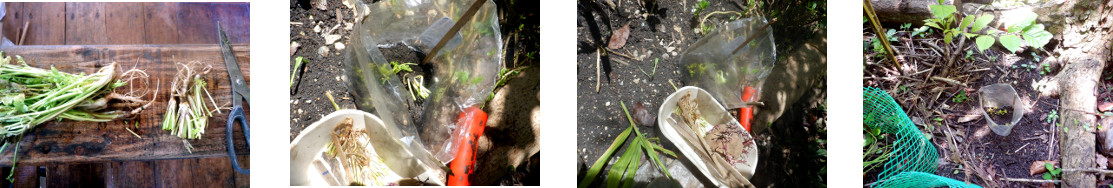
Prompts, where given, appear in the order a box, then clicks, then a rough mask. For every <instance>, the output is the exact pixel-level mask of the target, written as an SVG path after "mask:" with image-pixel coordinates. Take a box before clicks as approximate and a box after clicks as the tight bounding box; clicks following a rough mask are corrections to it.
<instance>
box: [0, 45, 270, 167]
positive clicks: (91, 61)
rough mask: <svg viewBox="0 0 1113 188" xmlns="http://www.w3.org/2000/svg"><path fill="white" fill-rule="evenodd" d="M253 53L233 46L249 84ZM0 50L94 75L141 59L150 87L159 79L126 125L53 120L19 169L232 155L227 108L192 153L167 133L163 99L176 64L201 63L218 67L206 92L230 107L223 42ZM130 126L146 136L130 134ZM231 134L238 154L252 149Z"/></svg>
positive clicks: (26, 148)
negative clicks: (154, 94)
mask: <svg viewBox="0 0 1113 188" xmlns="http://www.w3.org/2000/svg"><path fill="white" fill-rule="evenodd" d="M248 49H249V46H247V45H244V44H239V45H233V50H234V51H235V53H236V59H237V61H238V62H239V65H240V70H241V71H242V72H243V74H244V77H245V79H247V80H248V82H249V83H250V75H251V74H250V69H249V67H248V64H249V63H250V58H249V56H248V52H249V50H248ZM0 51H4V52H5V53H6V54H12V55H21V56H23V58H24V59H25V60H27V61H29V62H28V64H30V65H32V66H35V67H50V66H51V65H53V66H54V67H55V68H57V69H58V70H61V71H66V72H86V73H90V72H94V71H95V70H96V69H98V68H101V67H103V66H106V65H109V64H110V63H111V62H117V63H118V65H120V66H121V67H131V66H136V60H137V59H138V61H139V62H138V65H137V67H138V68H139V69H143V70H145V71H146V72H147V73H148V74H150V75H151V79H152V82H154V81H157V80H161V86H160V87H162V88H160V91H159V93H158V99H157V101H156V103H155V104H154V105H152V106H151V107H150V108H148V109H146V110H144V111H143V112H142V113H141V114H140V115H139V116H138V118H137V119H135V120H128V121H127V123H126V124H125V122H124V121H113V122H108V123H90V122H73V121H60V122H59V121H51V122H48V123H44V124H42V125H39V126H37V127H35V128H34V129H33V130H31V131H30V132H28V133H27V134H25V135H24V137H23V139H22V140H21V141H20V143H19V144H20V148H19V154H20V160H19V164H20V165H39V164H57V163H75V162H77V163H80V162H106V161H130V160H157V159H183V158H204V157H225V156H227V150H226V147H225V139H224V136H225V119H226V118H227V111H225V113H221V114H214V117H212V118H210V123H209V126H208V127H207V128H206V129H205V134H204V136H203V137H202V138H201V139H197V140H190V144H191V145H192V146H193V147H194V149H193V151H192V153H190V152H189V151H187V150H186V149H185V147H184V145H183V143H182V139H181V138H178V137H176V136H172V135H170V134H169V132H167V131H164V130H162V129H161V123H162V117H163V113H165V110H166V105H165V100H167V99H168V98H167V97H168V95H169V93H168V92H165V91H166V89H167V88H166V87H168V86H166V85H169V83H170V80H171V78H172V77H173V76H174V74H175V71H176V70H175V65H174V62H188V61H198V62H202V63H206V64H209V65H212V72H210V73H209V74H208V75H206V76H205V78H206V79H207V80H209V83H208V89H209V91H210V92H212V97H213V98H214V99H215V100H216V103H217V104H218V105H221V106H226V107H228V106H231V101H230V99H231V95H230V94H231V90H230V87H231V84H229V82H228V74H227V71H226V70H225V67H224V61H223V58H222V57H221V52H220V47H219V46H218V45H105V46H99V45H88V46H17V47H10V48H6V49H0ZM160 101H161V102H160ZM248 112H250V110H248ZM249 114H250V113H249ZM135 122H138V123H139V128H135V124H134V123H135ZM125 127H128V128H130V129H132V130H133V131H135V132H136V133H137V134H139V135H140V136H142V138H137V137H135V136H133V135H131V134H130V133H128V132H127V130H125ZM233 137H234V141H235V142H234V143H235V144H234V145H235V147H236V151H237V152H238V153H240V154H247V153H249V152H250V151H249V150H248V148H247V145H246V143H245V142H244V137H243V133H242V130H240V129H239V128H236V129H235V133H234V136H233ZM11 157H12V152H11V151H10V150H9V151H5V152H4V153H2V155H0V165H5V164H10V163H11Z"/></svg>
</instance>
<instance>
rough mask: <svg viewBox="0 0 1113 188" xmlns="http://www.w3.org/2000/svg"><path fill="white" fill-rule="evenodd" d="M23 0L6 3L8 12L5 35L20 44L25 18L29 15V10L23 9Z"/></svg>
mask: <svg viewBox="0 0 1113 188" xmlns="http://www.w3.org/2000/svg"><path fill="white" fill-rule="evenodd" d="M23 4H24V3H21V2H8V3H4V6H5V9H6V11H7V13H6V14H5V15H4V20H3V21H4V37H6V38H8V39H9V40H12V43H15V44H19V31H20V29H21V28H23V21H25V20H24V18H26V17H27V11H26V10H24V9H23Z"/></svg>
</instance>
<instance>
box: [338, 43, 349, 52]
mask: <svg viewBox="0 0 1113 188" xmlns="http://www.w3.org/2000/svg"><path fill="white" fill-rule="evenodd" d="M344 48H347V46H344V43H336V51H341V50H344Z"/></svg>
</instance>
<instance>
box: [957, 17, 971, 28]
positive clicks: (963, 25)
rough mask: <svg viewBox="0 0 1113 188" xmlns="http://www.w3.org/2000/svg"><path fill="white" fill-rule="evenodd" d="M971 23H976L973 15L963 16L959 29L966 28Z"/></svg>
mask: <svg viewBox="0 0 1113 188" xmlns="http://www.w3.org/2000/svg"><path fill="white" fill-rule="evenodd" d="M971 23H974V17H973V16H967V17H962V23H960V24H959V25H958V28H959V30H965V29H966V27H970V24H971Z"/></svg>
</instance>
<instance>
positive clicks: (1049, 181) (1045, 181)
mask: <svg viewBox="0 0 1113 188" xmlns="http://www.w3.org/2000/svg"><path fill="white" fill-rule="evenodd" d="M1000 180H1001V181H1009V182H1025V183H1060V182H1063V180H1044V179H1024V178H1001V179H1000Z"/></svg>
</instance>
